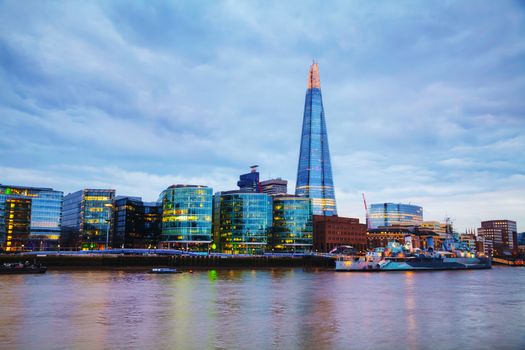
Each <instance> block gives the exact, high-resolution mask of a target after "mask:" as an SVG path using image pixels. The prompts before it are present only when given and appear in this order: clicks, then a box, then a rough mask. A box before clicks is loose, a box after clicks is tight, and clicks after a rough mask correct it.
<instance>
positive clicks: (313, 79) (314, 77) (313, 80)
mask: <svg viewBox="0 0 525 350" xmlns="http://www.w3.org/2000/svg"><path fill="white" fill-rule="evenodd" d="M306 87H307V89H313V88H317V89H320V88H321V79H320V78H319V66H318V65H317V62H315V61H314V62H313V63H312V65H311V66H310V70H309V71H308V83H307V84H306Z"/></svg>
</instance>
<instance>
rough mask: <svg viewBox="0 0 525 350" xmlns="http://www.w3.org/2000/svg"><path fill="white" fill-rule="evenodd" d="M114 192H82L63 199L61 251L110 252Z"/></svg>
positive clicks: (94, 190)
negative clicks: (95, 250) (101, 250)
mask: <svg viewBox="0 0 525 350" xmlns="http://www.w3.org/2000/svg"><path fill="white" fill-rule="evenodd" d="M114 199H115V190H111V189H83V190H79V191H77V192H74V193H69V194H68V195H67V196H65V197H64V205H63V210H62V236H63V237H61V245H62V248H63V249H82V250H94V249H109V248H110V247H111V241H112V237H111V235H112V231H111V227H112V218H113V200H114Z"/></svg>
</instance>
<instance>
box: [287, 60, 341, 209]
mask: <svg viewBox="0 0 525 350" xmlns="http://www.w3.org/2000/svg"><path fill="white" fill-rule="evenodd" d="M295 194H296V195H298V196H302V197H309V198H311V199H312V208H313V214H314V215H325V216H332V215H337V208H336V205H335V193H334V182H333V179H332V165H331V163H330V152H329V150H328V136H327V132H326V122H325V117H324V109H323V99H322V96H321V80H320V79H319V67H318V65H317V63H315V62H314V63H313V64H312V65H311V66H310V70H309V71H308V83H307V90H306V99H305V102H304V117H303V133H302V136H301V151H300V154H299V165H298V167H297V183H296V186H295Z"/></svg>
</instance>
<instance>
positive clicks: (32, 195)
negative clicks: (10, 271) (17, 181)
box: [0, 185, 63, 251]
mask: <svg viewBox="0 0 525 350" xmlns="http://www.w3.org/2000/svg"><path fill="white" fill-rule="evenodd" d="M62 199H63V193H62V192H60V191H55V190H53V189H51V188H41V187H25V186H5V185H0V241H1V242H2V246H3V247H4V248H5V250H6V251H17V250H21V249H22V248H23V249H24V250H44V249H49V248H53V247H54V246H56V245H58V240H59V238H60V221H61V211H62Z"/></svg>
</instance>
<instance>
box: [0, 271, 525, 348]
mask: <svg viewBox="0 0 525 350" xmlns="http://www.w3.org/2000/svg"><path fill="white" fill-rule="evenodd" d="M0 292H1V297H0V301H1V303H0V348H1V349H102V348H139V349H144V348H163V349H207V348H218V349H232V348H235V349H239V348H246V349H268V348H280V349H310V348H315V349H331V348H333V349H383V348H390V349H437V348H439V349H461V348H464V349H465V348H466V349H470V348H476V349H490V348H498V349H502V348H508V349H519V348H522V349H523V348H525V326H524V325H525V323H524V317H525V268H504V267H496V268H493V269H492V270H487V271H457V272H431V273H334V272H332V271H317V270H311V271H303V270H301V269H274V270H210V271H196V272H194V273H192V274H190V273H185V274H178V275H150V274H147V273H137V272H124V271H91V272H87V271H75V272H72V271H49V272H48V273H47V274H45V275H32V276H31V275H19V276H5V275H4V276H0Z"/></svg>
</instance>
